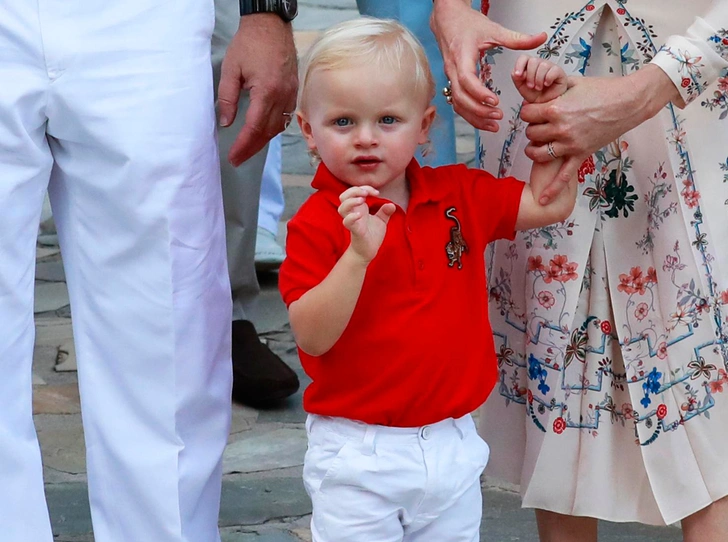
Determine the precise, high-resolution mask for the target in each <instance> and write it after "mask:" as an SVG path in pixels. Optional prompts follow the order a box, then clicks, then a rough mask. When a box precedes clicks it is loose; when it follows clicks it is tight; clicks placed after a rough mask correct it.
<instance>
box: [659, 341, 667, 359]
mask: <svg viewBox="0 0 728 542" xmlns="http://www.w3.org/2000/svg"><path fill="white" fill-rule="evenodd" d="M657 357H658V358H660V359H665V358H666V357H667V343H666V342H665V341H662V342H661V343H660V344H658V345H657Z"/></svg>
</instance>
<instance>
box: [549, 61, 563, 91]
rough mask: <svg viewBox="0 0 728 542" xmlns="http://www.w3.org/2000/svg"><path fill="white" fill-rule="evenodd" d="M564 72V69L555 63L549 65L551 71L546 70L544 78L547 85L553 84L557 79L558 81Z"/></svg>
mask: <svg viewBox="0 0 728 542" xmlns="http://www.w3.org/2000/svg"><path fill="white" fill-rule="evenodd" d="M562 74H563V70H562V69H561V68H559V67H558V66H556V65H555V64H552V65H551V66H550V67H549V71H548V72H546V77H545V78H544V84H545V85H546V86H547V87H550V86H551V85H553V84H554V83H555V82H556V81H558V80H559V79H560V78H561V75H562Z"/></svg>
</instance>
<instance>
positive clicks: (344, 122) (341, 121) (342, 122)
mask: <svg viewBox="0 0 728 542" xmlns="http://www.w3.org/2000/svg"><path fill="white" fill-rule="evenodd" d="M334 124H336V126H342V127H343V126H349V125H350V124H351V119H347V118H346V117H342V118H340V119H336V120H335V121H334Z"/></svg>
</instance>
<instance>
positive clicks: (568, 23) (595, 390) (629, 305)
mask: <svg viewBox="0 0 728 542" xmlns="http://www.w3.org/2000/svg"><path fill="white" fill-rule="evenodd" d="M489 16H490V17H491V18H492V19H493V20H494V21H497V22H498V23H500V24H502V25H504V26H506V27H508V28H512V29H514V30H520V31H523V32H531V33H537V32H540V31H543V30H547V31H548V32H549V34H550V37H549V40H548V42H547V43H546V44H545V45H544V46H543V47H542V48H541V49H540V50H539V51H538V54H540V55H541V56H542V57H545V58H549V59H550V60H552V61H553V62H556V63H558V64H559V65H561V66H562V67H563V68H564V69H565V70H566V71H567V73H568V74H569V75H571V76H581V75H599V76H614V77H620V76H623V75H628V74H630V73H632V72H634V71H636V70H639V69H640V68H641V67H642V66H644V65H645V64H646V63H648V62H653V63H656V64H657V65H659V66H660V67H661V68H662V69H663V70H664V71H665V72H666V73H667V74H668V75H669V76H670V78H671V79H672V80H673V81H674V83H675V84H676V85H677V86H678V88H679V89H680V92H681V94H682V96H683V98H684V99H685V101H686V102H688V103H689V105H688V106H687V107H686V108H684V109H683V110H680V109H678V108H677V107H674V106H672V105H668V106H667V107H666V108H665V109H664V110H663V111H662V112H661V113H660V114H658V116H657V117H655V118H654V119H652V120H650V121H648V122H646V123H644V124H643V125H641V126H640V127H638V128H636V129H635V130H633V131H631V132H629V133H627V134H625V135H624V136H623V137H622V138H620V139H619V140H617V141H615V142H613V143H612V144H610V145H609V146H607V147H605V148H603V149H601V150H600V151H599V152H597V153H595V154H594V155H593V156H591V157H590V158H589V159H588V160H587V161H586V162H585V163H584V164H583V166H582V168H581V171H580V173H579V196H578V202H577V208H576V209H575V211H574V213H573V215H572V216H571V217H570V218H569V219H568V220H567V221H566V222H564V223H560V224H556V225H554V226H551V227H547V228H543V229H540V230H533V231H529V232H524V233H521V234H519V235H518V236H517V237H516V240H515V241H514V242H509V241H498V242H497V243H495V244H494V245H492V246H491V247H490V249H489V251H488V254H487V255H486V256H487V259H488V265H489V267H488V270H489V275H488V276H489V299H490V309H491V310H490V315H491V321H492V327H493V332H494V335H495V344H496V349H497V351H498V364H499V371H500V383H499V384H497V385H496V388H495V389H494V391H493V393H492V395H491V396H490V398H489V400H488V402H487V403H486V405H485V406H484V411H483V413H482V416H481V432H482V433H483V435H484V437H485V439H486V440H487V441H488V442H489V443H490V445H491V450H492V451H491V462H490V464H489V468H488V470H487V471H486V472H489V473H490V474H491V475H494V476H497V477H501V478H505V479H507V480H510V481H512V482H514V483H519V484H520V485H521V492H522V496H523V502H524V506H527V507H535V508H543V509H547V510H552V511H555V512H560V513H563V514H571V515H583V516H591V517H597V518H603V519H608V520H612V521H640V522H644V523H651V524H663V523H671V522H675V521H677V520H679V519H681V518H683V517H685V516H687V515H689V514H691V513H693V512H695V511H697V510H699V509H701V508H703V507H705V506H707V505H708V504H710V503H711V502H714V501H715V500H717V499H719V498H721V497H723V496H725V495H726V494H728V373H727V372H726V362H727V361H728V343H727V342H726V341H727V340H728V338H727V335H728V320H727V318H726V316H727V315H728V293H727V292H726V288H727V287H728V206H727V205H726V204H728V201H727V200H728V118H726V117H727V116H728V94H727V93H728V0H721V1H717V2H711V1H709V0H625V1H621V2H620V1H617V0H593V1H590V2H585V1H584V0H548V1H536V0H491V1H490V12H489ZM696 17H698V18H697V19H696ZM671 36H672V37H671ZM518 54H519V53H517V52H511V51H500V50H493V51H490V52H489V53H488V54H487V55H486V56H485V57H484V59H483V62H482V65H481V68H482V69H481V77H482V78H483V80H484V82H485V84H487V85H488V86H490V87H491V88H492V89H494V90H495V91H496V92H498V93H499V94H500V97H501V101H502V107H503V110H504V112H505V121H504V122H503V125H502V127H501V132H499V133H498V134H495V135H494V134H490V133H482V134H481V135H480V138H479V139H480V142H479V151H480V161H481V166H482V167H483V168H484V169H486V170H488V171H491V172H493V173H495V174H497V175H498V176H501V177H504V176H508V175H514V176H516V177H519V178H528V170H529V167H530V161H529V160H528V159H527V158H526V157H525V155H524V154H523V148H524V147H525V145H526V143H527V139H526V137H525V133H524V131H525V128H526V125H525V124H524V123H523V122H522V121H521V120H520V119H519V116H518V111H519V104H520V102H521V99H520V97H519V96H518V94H517V93H516V91H515V90H514V88H513V85H512V83H511V82H510V77H509V74H510V71H511V70H512V67H513V64H514V62H515V58H516V56H517V55H518Z"/></svg>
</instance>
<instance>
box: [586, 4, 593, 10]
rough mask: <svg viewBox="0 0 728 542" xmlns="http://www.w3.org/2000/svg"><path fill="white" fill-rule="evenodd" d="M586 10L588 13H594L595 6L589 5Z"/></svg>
mask: <svg viewBox="0 0 728 542" xmlns="http://www.w3.org/2000/svg"><path fill="white" fill-rule="evenodd" d="M586 10H587V11H594V4H589V5H588V6H587V7H586Z"/></svg>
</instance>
